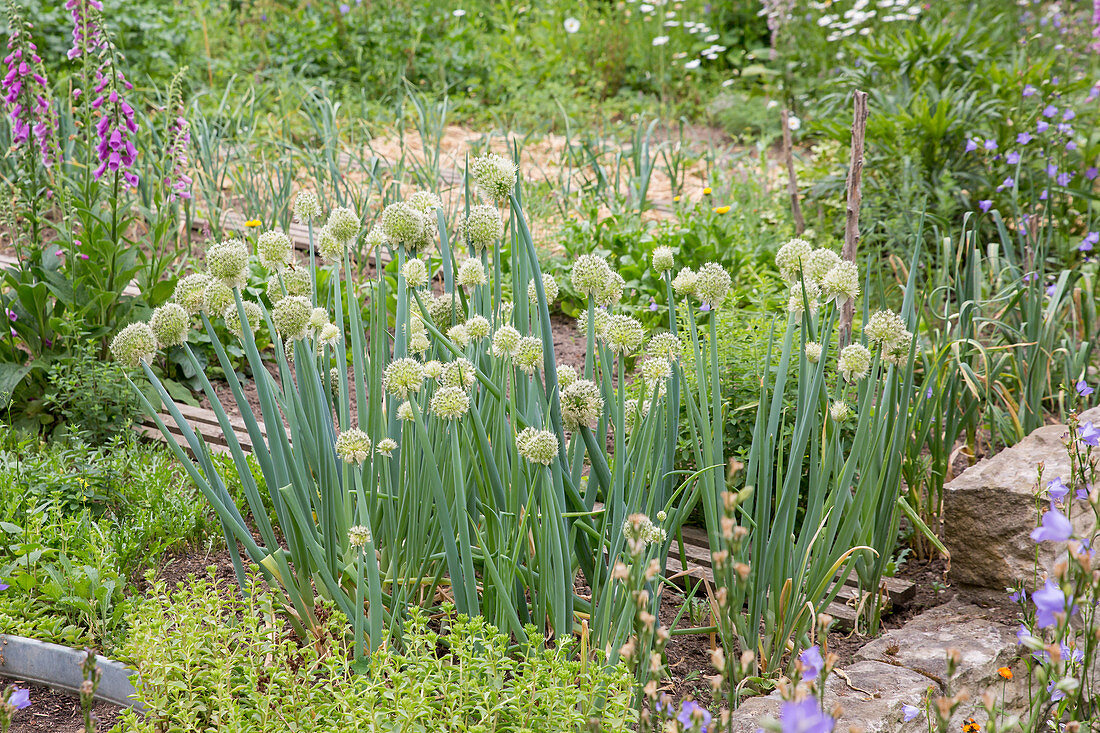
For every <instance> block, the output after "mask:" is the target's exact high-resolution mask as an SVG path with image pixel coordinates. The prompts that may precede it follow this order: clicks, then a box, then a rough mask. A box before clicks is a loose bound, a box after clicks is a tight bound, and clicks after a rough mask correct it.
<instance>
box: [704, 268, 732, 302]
mask: <svg viewBox="0 0 1100 733" xmlns="http://www.w3.org/2000/svg"><path fill="white" fill-rule="evenodd" d="M731 282H732V280H731V278H730V274H729V273H728V272H726V270H725V268H724V267H722V266H721V265H719V264H718V263H717V262H708V263H707V264H705V265H703V266H702V267H700V268H699V274H698V275H697V276H696V278H695V297H697V298H698V299H699V300H701V301H703V302H704V303H708V304H709V305H710V307H711V308H717V307H719V306H720V305H722V303H723V302H724V301H725V300H726V293H728V292H729V289H730V283H731Z"/></svg>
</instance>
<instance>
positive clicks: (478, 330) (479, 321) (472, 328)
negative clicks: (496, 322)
mask: <svg viewBox="0 0 1100 733" xmlns="http://www.w3.org/2000/svg"><path fill="white" fill-rule="evenodd" d="M492 328H493V327H492V325H490V323H489V319H488V318H486V317H485V316H477V315H474V316H470V319H469V320H468V321H466V333H467V334H469V336H470V338H471V339H473V340H475V341H480V340H481V339H483V338H486V337H487V336H488V335H489V331H491V330H492Z"/></svg>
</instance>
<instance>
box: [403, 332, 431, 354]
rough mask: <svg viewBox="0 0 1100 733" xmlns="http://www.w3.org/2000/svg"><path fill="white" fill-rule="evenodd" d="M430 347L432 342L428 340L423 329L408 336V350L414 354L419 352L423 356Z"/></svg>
mask: <svg viewBox="0 0 1100 733" xmlns="http://www.w3.org/2000/svg"><path fill="white" fill-rule="evenodd" d="M431 347H432V342H431V341H429V340H428V334H427V333H425V332H424V331H417V332H416V333H414V334H413V335H412V336H410V337H409V351H410V352H412V353H414V354H420V355H421V357H423V356H424V354H426V353H427V351H428V349H430V348H431Z"/></svg>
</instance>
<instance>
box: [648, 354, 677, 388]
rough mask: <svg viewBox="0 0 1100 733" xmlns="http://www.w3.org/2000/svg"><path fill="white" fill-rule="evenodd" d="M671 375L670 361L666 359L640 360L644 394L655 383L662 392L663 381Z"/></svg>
mask: <svg viewBox="0 0 1100 733" xmlns="http://www.w3.org/2000/svg"><path fill="white" fill-rule="evenodd" d="M671 376H672V362H670V361H669V360H668V359H661V358H657V359H646V360H645V361H643V362H642V381H643V382H645V389H646V396H647V397H648V396H649V393H650V392H652V391H653V386H654V385H657V386H658V387H659V388H660V390H661V394H663V393H664V385H665V382H666V381H668V378H669V377H671Z"/></svg>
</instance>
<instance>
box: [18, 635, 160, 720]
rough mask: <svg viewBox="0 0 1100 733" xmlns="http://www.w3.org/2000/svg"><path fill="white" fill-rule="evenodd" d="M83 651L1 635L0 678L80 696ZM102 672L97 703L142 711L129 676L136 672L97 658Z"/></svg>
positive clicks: (122, 665)
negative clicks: (107, 703) (106, 703)
mask: <svg viewBox="0 0 1100 733" xmlns="http://www.w3.org/2000/svg"><path fill="white" fill-rule="evenodd" d="M84 658H85V657H84V652H83V651H80V650H77V649H70V648H69V647H66V646H61V645H60V644H50V643H48V642H45V641H39V640H38V639H28V638H26V637H23V636H10V635H8V634H0V675H3V676H5V677H11V678H13V679H17V680H24V681H26V682H34V683H36V684H40V685H45V686H46V687H52V688H54V689H56V690H63V691H65V692H70V693H73V694H79V692H80V683H82V682H83V681H84V676H83V674H82V673H81V671H80V665H81V664H82V663H83V662H84ZM96 665H97V667H98V668H99V671H100V673H101V676H100V680H99V689H98V690H96V694H95V697H96V699H97V700H104V701H106V702H109V703H113V704H115V705H119V706H121V707H127V708H133V709H134V710H138V711H141V710H143V709H144V705H142V704H141V702H140V701H139V700H136V699H134V696H135V695H136V691H135V689H134V685H133V684H132V683H131V682H130V677H131V676H132V675H136V674H137V672H135V671H134V670H132V669H130V668H128V667H127V666H126V665H125V664H123V663H122V662H116V661H114V660H112V659H108V658H107V657H104V656H101V655H96Z"/></svg>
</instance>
